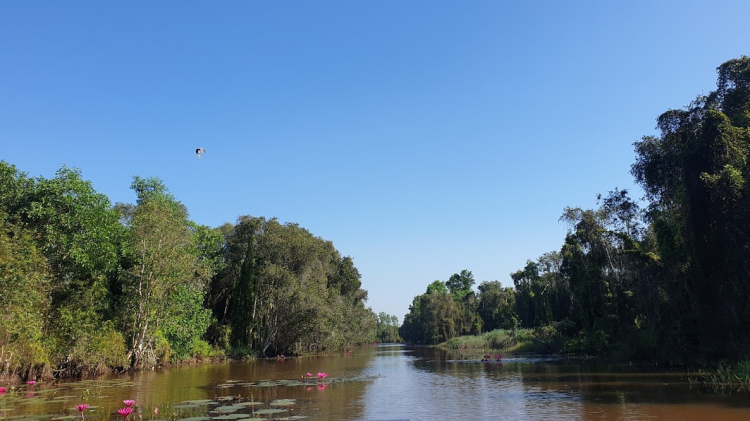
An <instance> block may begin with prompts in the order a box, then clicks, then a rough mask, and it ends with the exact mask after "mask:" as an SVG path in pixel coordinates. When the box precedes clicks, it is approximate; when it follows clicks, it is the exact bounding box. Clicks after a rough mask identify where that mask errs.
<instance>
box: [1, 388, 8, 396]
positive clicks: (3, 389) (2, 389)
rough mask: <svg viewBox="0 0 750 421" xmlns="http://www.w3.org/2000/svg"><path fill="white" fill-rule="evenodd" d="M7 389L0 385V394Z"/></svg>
mask: <svg viewBox="0 0 750 421" xmlns="http://www.w3.org/2000/svg"><path fill="white" fill-rule="evenodd" d="M7 391H8V390H7V389H6V388H4V387H0V395H4V394H5V393H6V392H7Z"/></svg>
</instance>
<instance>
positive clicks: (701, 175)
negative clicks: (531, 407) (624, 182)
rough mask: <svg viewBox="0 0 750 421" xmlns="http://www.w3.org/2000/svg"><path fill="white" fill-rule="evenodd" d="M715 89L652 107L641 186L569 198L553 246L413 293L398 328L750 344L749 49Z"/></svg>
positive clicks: (636, 169) (589, 340)
mask: <svg viewBox="0 0 750 421" xmlns="http://www.w3.org/2000/svg"><path fill="white" fill-rule="evenodd" d="M717 70H718V82H717V88H716V90H714V91H712V92H710V93H708V94H707V95H700V96H698V97H697V98H696V99H695V100H694V101H693V102H692V103H691V104H689V105H688V106H687V107H685V108H684V109H678V110H668V111H666V112H664V113H663V114H661V115H660V116H659V117H658V118H657V129H658V131H659V132H660V135H659V136H645V137H643V138H642V139H641V140H640V141H637V142H636V143H635V144H634V146H635V162H634V163H633V164H632V166H631V174H632V175H633V177H634V179H635V181H636V183H637V184H638V185H639V186H641V187H642V188H643V190H644V192H645V197H644V198H642V199H634V198H632V197H631V196H630V194H629V192H628V191H627V190H619V189H617V188H615V189H614V190H613V191H611V192H609V193H608V194H606V195H599V196H598V204H597V208H595V209H581V208H566V209H564V210H563V212H562V215H561V217H560V220H561V221H563V222H564V223H566V224H567V226H568V232H567V235H566V236H565V240H564V242H563V244H562V245H561V247H560V249H559V250H556V251H551V252H549V253H545V254H544V255H542V256H540V257H538V258H537V259H535V260H529V261H528V262H527V263H526V265H525V266H524V267H523V268H521V269H519V270H518V271H516V272H514V273H512V274H510V277H511V279H512V282H513V286H512V287H503V286H502V284H501V283H500V282H499V281H485V282H482V283H480V284H479V285H478V286H477V291H474V290H473V288H472V286H473V285H474V284H475V280H474V277H473V275H472V274H471V272H470V271H468V270H464V271H462V272H460V273H457V274H454V275H452V276H451V277H450V278H449V279H448V280H447V281H440V280H438V281H435V282H433V283H432V284H430V285H429V286H428V287H427V290H426V292H425V293H424V294H422V295H419V296H417V297H415V298H414V300H413V302H412V305H411V306H410V308H409V313H408V314H407V315H406V317H405V319H404V323H403V325H402V326H401V328H400V333H401V336H402V337H403V338H404V339H405V340H406V341H409V342H414V343H422V344H437V343H441V342H445V341H448V340H450V339H452V338H455V337H457V336H461V335H478V334H481V333H483V332H489V331H492V330H495V329H510V330H515V329H519V328H534V329H537V331H538V332H545V333H546V334H547V336H549V333H550V332H552V333H554V334H559V335H561V336H562V337H564V338H565V341H564V343H562V344H561V346H560V350H561V351H563V352H575V353H586V354H590V355H616V356H617V357H619V358H622V359H626V360H629V361H653V362H657V363H658V362H663V363H671V364H684V363H696V362H697V363H700V362H706V361H720V360H737V359H742V358H747V357H749V356H750V183H747V182H746V180H747V179H748V177H750V163H749V162H748V152H750V58H748V57H745V56H743V57H740V58H738V59H733V60H730V61H727V62H725V63H724V64H722V65H721V66H719V67H718V69H717Z"/></svg>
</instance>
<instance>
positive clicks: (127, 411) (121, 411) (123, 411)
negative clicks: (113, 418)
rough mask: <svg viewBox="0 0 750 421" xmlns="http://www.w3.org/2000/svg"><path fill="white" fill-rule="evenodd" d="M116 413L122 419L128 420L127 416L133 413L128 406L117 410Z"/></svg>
mask: <svg viewBox="0 0 750 421" xmlns="http://www.w3.org/2000/svg"><path fill="white" fill-rule="evenodd" d="M117 413H118V414H120V415H122V417H123V418H125V419H128V415H130V414H132V413H133V408H132V407H130V406H126V407H125V408H120V409H118V410H117Z"/></svg>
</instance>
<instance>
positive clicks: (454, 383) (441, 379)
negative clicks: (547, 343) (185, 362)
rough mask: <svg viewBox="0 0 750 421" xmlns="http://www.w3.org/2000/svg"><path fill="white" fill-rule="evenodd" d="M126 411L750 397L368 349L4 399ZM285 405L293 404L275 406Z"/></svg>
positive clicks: (734, 401)
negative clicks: (130, 405) (132, 405)
mask: <svg viewBox="0 0 750 421" xmlns="http://www.w3.org/2000/svg"><path fill="white" fill-rule="evenodd" d="M317 372H326V373H328V376H329V378H331V379H337V380H349V381H341V382H334V381H331V382H321V383H317V381H315V380H310V379H308V380H310V381H307V382H306V381H305V377H306V373H313V374H315V373H317ZM362 375H367V376H379V377H377V378H367V379H363V378H362V377H359V376H362ZM313 377H315V376H313ZM274 382H276V383H274ZM280 384H284V385H280ZM32 393H33V394H32ZM124 399H134V400H135V401H136V411H137V412H135V413H134V414H133V416H137V418H135V419H134V418H133V416H131V421H136V420H137V421H140V420H145V421H149V420H152V419H154V418H156V415H153V409H154V408H155V407H156V406H159V408H160V411H159V415H158V417H159V418H162V419H170V418H171V419H183V418H188V417H194V416H211V417H215V416H216V415H218V414H216V413H210V412H209V410H210V409H214V408H216V406H213V407H210V408H209V407H208V406H207V404H205V403H204V404H200V405H198V404H189V405H186V404H184V402H185V401H196V400H205V401H213V402H218V401H222V402H224V403H222V405H224V406H227V405H230V404H231V403H248V404H249V403H250V402H258V403H257V404H253V405H250V406H247V407H245V408H244V409H242V410H240V411H239V413H240V414H241V413H246V414H248V415H249V413H250V412H251V411H252V408H256V409H261V408H264V409H272V408H276V409H284V411H283V412H282V413H280V414H279V416H281V417H289V416H304V417H307V418H306V419H310V420H401V419H411V420H423V419H468V420H485V419H493V420H504V419H508V420H510V419H513V420H516V419H582V420H601V419H607V420H609V419H615V420H631V419H674V420H704V419H727V420H732V419H743V420H747V419H750V399H748V395H746V394H745V395H736V394H735V395H714V394H697V393H695V392H693V391H690V390H689V387H688V383H687V381H686V377H685V375H684V374H683V373H665V372H654V371H649V370H647V369H644V368H642V367H641V368H638V367H630V366H606V365H596V364H591V363H587V362H581V361H549V360H545V359H533V358H531V359H529V358H516V359H513V358H510V359H507V358H506V359H505V360H504V361H503V363H502V364H499V363H496V362H494V361H493V362H489V363H482V362H480V361H461V360H456V359H453V358H451V356H450V355H448V354H446V353H444V352H441V351H438V350H434V349H428V348H410V347H405V346H402V345H380V346H375V347H367V348H361V349H357V350H355V352H354V353H353V354H352V355H351V356H349V355H344V354H343V353H342V355H336V356H327V357H317V358H295V359H286V360H284V361H276V360H261V361H251V362H232V363H222V364H206V365H197V366H190V367H181V368H173V369H169V370H163V371H145V372H139V373H131V374H128V375H124V376H113V377H110V378H107V379H96V380H85V381H77V382H70V383H59V384H45V383H41V384H37V385H36V386H35V387H34V388H33V390H32V389H31V388H29V387H28V386H26V385H23V386H21V387H18V388H16V389H14V391H13V392H12V393H8V394H6V395H3V396H0V401H2V405H3V408H5V412H3V413H4V414H6V416H7V417H8V418H9V419H12V420H13V419H15V420H20V418H18V417H21V416H26V418H27V419H28V416H30V415H38V416H39V418H37V419H39V420H41V421H47V420H49V419H50V418H51V416H52V415H57V416H76V415H77V412H76V410H75V405H77V404H79V403H84V402H86V403H89V404H90V405H92V406H91V408H90V409H89V410H88V411H87V413H86V420H96V419H97V417H98V418H99V419H101V420H102V421H106V420H108V419H109V418H110V417H111V419H113V420H116V419H118V418H119V417H118V416H117V415H114V416H112V415H113V414H116V411H117V409H118V408H121V407H122V406H123V405H122V400H124ZM286 399H293V400H294V401H293V402H291V401H278V400H286ZM274 401H276V403H277V406H275V407H274V406H273V405H271V403H272V402H274ZM289 402H291V403H289ZM181 403H182V404H181ZM217 405H218V404H217ZM255 405H257V406H255ZM42 415H44V416H43V417H42ZM270 416H274V415H272V414H269V415H263V417H270ZM0 418H2V417H0ZM72 419H73V418H71V420H72Z"/></svg>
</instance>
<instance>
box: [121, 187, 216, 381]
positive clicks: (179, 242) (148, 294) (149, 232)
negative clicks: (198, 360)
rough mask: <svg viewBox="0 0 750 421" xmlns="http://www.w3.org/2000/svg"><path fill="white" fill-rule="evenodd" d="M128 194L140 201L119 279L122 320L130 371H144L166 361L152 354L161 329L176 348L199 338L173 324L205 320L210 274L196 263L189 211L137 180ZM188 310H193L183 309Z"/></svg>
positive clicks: (163, 191) (160, 190)
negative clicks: (205, 293)
mask: <svg viewBox="0 0 750 421" xmlns="http://www.w3.org/2000/svg"><path fill="white" fill-rule="evenodd" d="M131 188H132V189H133V190H134V191H135V192H136V195H137V197H138V200H137V205H136V207H135V209H134V211H133V216H132V220H131V225H130V233H129V242H128V248H127V260H128V266H127V267H126V269H125V270H124V271H123V274H122V279H121V281H122V285H123V287H122V289H123V297H122V298H123V304H124V305H123V307H122V308H123V310H124V311H123V313H122V315H121V317H122V319H123V321H124V322H125V331H126V332H127V334H128V337H129V338H130V340H129V342H130V344H129V351H128V358H129V359H130V360H131V362H132V364H133V366H134V367H148V366H153V365H156V364H157V363H158V362H159V361H158V360H159V359H160V357H162V358H161V360H162V362H163V360H164V358H163V357H164V353H162V355H157V353H156V352H155V348H156V345H157V343H156V341H157V338H158V337H159V336H160V334H161V330H160V329H164V328H165V327H166V328H167V332H169V334H170V335H171V340H172V341H171V342H172V343H173V344H178V345H177V346H178V348H180V347H182V346H184V344H185V343H186V342H187V343H190V342H192V341H194V340H195V339H197V338H199V337H200V335H201V334H202V333H203V332H196V331H195V330H184V329H183V330H179V329H176V328H175V322H176V321H175V320H174V318H175V316H176V315H179V317H178V318H180V319H182V321H183V322H184V321H185V319H188V320H190V319H195V318H197V319H198V320H204V319H205V317H204V316H201V314H202V312H201V308H202V304H203V299H202V294H203V289H204V287H205V284H206V282H207V280H208V279H209V277H210V275H211V273H210V269H209V268H208V267H207V265H203V264H201V262H200V261H199V259H198V256H197V254H198V253H197V250H196V242H195V239H194V238H193V236H192V232H191V226H190V223H189V221H188V215H187V210H186V209H185V207H184V206H183V205H182V204H180V203H179V202H178V201H177V200H176V199H175V198H174V197H173V196H172V195H171V194H170V193H169V192H168V190H167V188H166V187H165V186H164V184H163V183H162V182H161V181H160V180H158V179H142V178H140V177H137V176H136V177H134V179H133V184H132V186H131ZM197 297H200V299H197V300H196V298H197ZM176 298H179V299H176ZM186 304H191V305H192V306H193V307H192V308H183V307H182V306H184V305H186ZM177 306H179V308H177ZM170 322H171V323H170ZM165 324H166V326H165ZM170 327H171V329H170ZM167 339H170V338H169V337H168V338H167Z"/></svg>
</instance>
